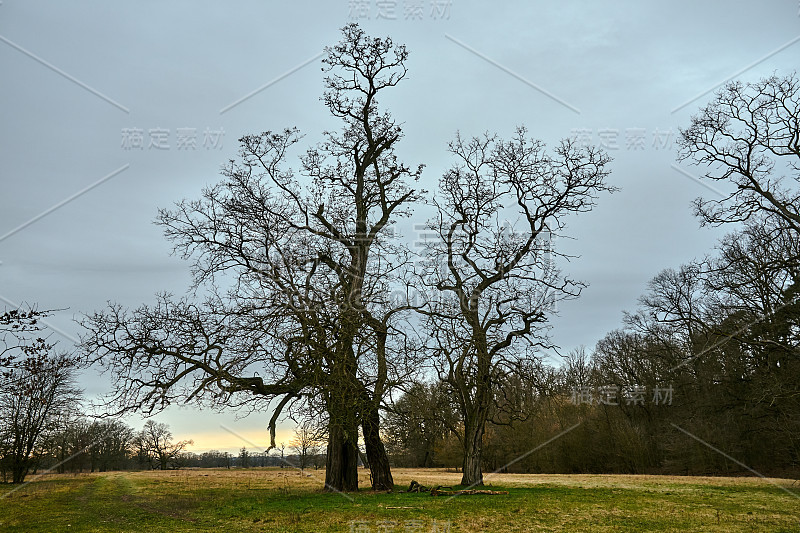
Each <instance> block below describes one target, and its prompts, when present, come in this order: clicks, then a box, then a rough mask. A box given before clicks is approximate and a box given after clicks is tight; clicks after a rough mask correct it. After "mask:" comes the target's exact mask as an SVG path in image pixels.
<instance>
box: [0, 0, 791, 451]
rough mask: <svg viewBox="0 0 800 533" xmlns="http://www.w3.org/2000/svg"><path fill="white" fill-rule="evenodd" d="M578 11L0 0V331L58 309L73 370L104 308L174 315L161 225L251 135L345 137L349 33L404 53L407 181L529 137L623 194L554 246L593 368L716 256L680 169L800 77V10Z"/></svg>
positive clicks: (392, 100)
mask: <svg viewBox="0 0 800 533" xmlns="http://www.w3.org/2000/svg"><path fill="white" fill-rule="evenodd" d="M565 4H566V3H565V2H560V3H559V2H540V1H536V2H532V1H510V2H502V3H492V2H487V1H485V0H483V1H467V0H452V1H445V0H433V1H432V0H425V1H424V2H419V1H412V0H397V1H391V0H384V1H379V0H371V1H357V2H354V1H325V2H323V1H317V2H310V1H296V2H258V3H256V2H253V3H245V2H226V3H223V2H191V3H190V2H156V1H145V2H125V3H120V2H103V1H96V2H56V1H52V2H39V1H30V0H2V2H0V66H1V68H2V75H0V95H1V96H2V98H0V153H1V154H2V156H1V157H0V176H2V193H0V261H2V264H0V298H2V301H0V308H2V307H3V306H5V307H10V306H13V305H17V304H20V303H23V302H25V303H30V304H37V305H38V306H39V307H40V308H50V309H54V308H59V309H60V308H64V309H66V310H65V311H62V312H59V313H57V314H56V315H55V316H54V317H53V318H52V319H51V320H50V321H49V322H50V324H52V325H53V326H54V327H55V328H57V329H58V330H59V331H60V332H62V333H63V336H62V335H60V334H57V337H58V338H60V340H61V343H62V346H63V347H65V348H68V347H69V346H70V345H71V344H72V341H71V340H69V337H72V338H74V337H77V336H78V335H80V331H79V328H78V326H77V325H76V324H75V322H74V319H75V318H76V317H79V316H80V315H81V314H83V313H88V312H92V311H94V310H99V309H101V308H102V307H103V306H104V305H105V302H106V301H108V300H113V301H116V302H119V303H121V304H123V305H126V306H137V305H139V304H142V303H147V302H151V301H152V299H153V295H154V293H156V292H159V291H170V292H173V293H175V294H183V293H184V292H185V290H186V288H187V286H188V283H189V275H188V268H187V264H186V263H184V262H182V261H181V260H180V259H178V258H176V257H171V256H170V255H169V251H170V248H169V245H168V243H167V242H166V241H165V240H164V239H163V237H162V235H161V231H160V229H159V228H158V227H156V226H155V225H153V223H152V221H153V219H154V218H155V215H156V210H157V208H159V207H168V206H170V205H172V203H173V202H175V201H178V200H181V199H182V198H196V197H198V195H199V192H200V190H201V188H202V187H203V186H204V185H207V184H212V183H215V182H217V181H218V180H219V179H220V178H219V172H218V171H219V167H220V165H222V164H223V163H224V162H225V161H227V160H228V159H230V158H233V157H234V156H235V154H236V148H237V139H238V138H239V137H240V136H242V135H243V134H248V133H257V132H261V131H265V130H276V129H282V128H284V127H287V126H297V127H298V128H300V130H301V131H302V132H304V133H306V134H307V135H308V137H307V139H308V140H309V141H313V140H316V139H319V133H320V132H321V131H322V130H324V129H326V128H331V127H335V122H332V120H331V118H330V117H328V116H327V114H326V109H325V108H324V106H323V105H322V103H321V102H320V101H319V96H320V95H321V93H322V90H323V81H322V73H321V72H320V59H319V54H320V53H321V52H322V49H323V47H324V46H326V45H331V44H334V43H335V42H337V41H338V39H339V28H341V27H342V26H343V25H344V24H346V23H347V22H350V21H357V22H359V23H361V24H362V25H363V27H364V28H365V29H366V30H367V31H368V32H369V33H370V34H372V35H375V36H385V35H389V36H391V37H392V38H393V39H394V40H395V41H396V42H399V43H405V44H406V45H407V46H408V48H409V50H410V52H411V55H410V58H409V60H408V68H409V76H408V79H407V80H406V81H404V82H403V83H402V84H401V85H400V86H398V88H396V89H395V90H394V91H393V94H392V95H391V96H389V97H387V98H384V99H383V100H382V104H384V105H385V106H386V107H388V108H389V109H390V110H391V112H392V113H393V114H394V116H395V117H396V118H397V119H398V120H399V121H401V122H403V123H404V129H405V134H406V137H405V138H404V139H403V141H402V142H401V144H400V146H399V152H400V154H401V155H402V156H403V158H404V161H405V162H406V163H407V164H409V165H411V166H415V165H416V164H419V163H424V164H425V165H427V166H426V169H425V172H424V183H425V187H426V188H428V189H429V190H435V185H436V181H437V180H438V178H439V176H440V175H441V174H442V172H443V171H444V170H445V169H446V168H447V167H448V166H449V165H450V163H451V162H452V161H451V159H450V158H449V157H448V154H447V152H446V146H447V142H448V141H449V140H450V139H451V138H452V137H453V135H454V133H455V131H456V130H460V131H461V132H462V133H463V134H464V135H468V136H471V135H475V134H480V133H482V132H484V131H490V132H496V133H498V134H500V135H501V136H506V137H507V136H510V134H511V133H512V132H513V129H514V128H515V126H517V125H523V124H524V125H525V126H527V127H528V129H529V130H530V132H531V134H532V135H534V136H535V137H538V138H540V139H542V140H543V141H545V142H546V143H548V145H550V146H552V145H554V144H555V143H557V142H558V140H559V139H561V138H563V137H569V136H578V138H579V139H581V140H583V141H586V142H590V143H592V144H597V145H605V148H606V149H607V150H608V152H609V153H610V155H611V156H612V157H613V158H614V161H613V163H612V164H611V165H610V168H611V171H612V174H611V176H610V178H609V182H610V183H611V184H613V185H616V186H618V187H620V188H621V191H620V192H618V193H617V194H615V195H613V196H608V195H606V196H603V197H602V198H601V199H600V202H599V205H598V207H597V208H596V210H595V211H594V212H592V213H589V214H586V215H583V216H581V217H580V218H577V219H575V220H573V221H572V222H571V223H570V226H569V228H568V231H567V234H568V235H569V236H570V237H573V238H574V239H570V240H567V239H559V240H558V242H557V243H556V245H557V246H558V247H559V249H560V250H561V251H565V252H568V253H572V254H577V255H580V258H579V259H576V260H574V261H572V263H570V264H568V265H562V268H563V270H564V271H565V272H567V273H569V274H571V275H573V276H574V277H575V278H577V279H581V280H584V281H586V282H587V283H589V284H590V287H589V288H588V289H586V291H585V292H584V294H583V296H582V297H581V299H580V300H578V301H575V302H569V303H564V304H561V305H560V312H561V316H560V317H559V318H557V319H556V320H555V321H554V322H553V325H554V329H553V338H554V340H555V341H556V343H557V344H559V345H560V346H561V347H562V348H563V349H564V350H565V351H567V350H569V349H571V348H574V347H576V346H579V345H587V346H590V347H591V346H593V345H594V344H595V343H596V342H597V340H599V339H600V338H601V337H602V336H604V335H605V334H606V333H607V332H609V331H611V330H612V329H614V328H617V327H620V325H621V318H622V311H623V310H633V309H634V308H635V306H636V299H637V297H638V296H639V295H641V294H642V292H643V291H644V290H645V285H646V283H647V281H648V280H649V279H650V278H652V277H653V276H654V275H655V274H657V273H658V271H659V270H661V269H663V268H666V267H677V266H679V265H680V264H681V263H683V262H686V261H689V260H691V259H693V258H697V257H702V256H703V255H704V254H705V253H708V252H709V251H710V250H711V248H712V247H713V246H714V243H715V241H716V240H717V238H718V237H719V236H720V235H722V232H721V230H710V229H700V228H699V224H698V222H697V220H695V219H694V218H693V217H692V215H691V210H690V201H691V200H692V199H693V198H695V197H697V196H700V195H704V196H713V195H714V194H716V193H715V192H714V191H712V190H709V189H708V188H705V187H704V186H703V185H702V184H700V183H698V182H697V181H696V180H694V179H693V178H691V177H690V176H691V175H695V176H696V175H698V174H700V173H701V171H700V170H699V169H697V168H693V167H692V166H691V165H689V164H688V163H677V161H676V159H675V149H676V145H675V139H676V136H677V134H678V128H680V127H685V126H687V125H688V122H689V119H690V117H691V115H692V114H693V113H695V112H696V111H697V110H698V109H699V107H700V106H701V105H703V104H704V103H705V102H707V101H708V99H709V98H710V96H711V94H712V93H711V92H710V91H712V90H713V89H715V88H717V87H719V86H720V85H721V84H722V83H724V82H725V81H726V80H729V79H732V78H736V79H740V80H742V81H754V80H757V79H758V78H760V77H763V76H766V75H770V74H772V73H778V74H787V73H789V72H791V71H793V70H795V69H796V68H797V63H798V61H797V58H798V57H800V55H798V51H800V42H799V41H800V17H798V14H799V13H798V11H799V10H800V6H799V5H798V2H797V0H785V1H778V0H774V1H765V2H759V3H753V2H746V1H742V0H738V1H727V2H698V1H696V0H694V1H673V2H640V1H630V2H619V1H617V2H610V1H606V2H600V1H591V2H590V1H586V2H570V3H569V4H568V5H565ZM676 167H677V168H676ZM685 173H688V174H689V176H687V175H686V174H685ZM418 218H419V220H416V219H414V220H411V221H408V222H407V223H405V224H404V226H403V227H405V231H406V234H407V233H408V232H409V231H410V228H411V225H412V224H413V223H414V222H423V221H424V217H421V218H420V217H418ZM54 338H56V337H54ZM81 384H82V386H83V387H84V388H85V389H86V395H87V397H89V398H92V397H95V396H97V395H98V394H100V393H102V392H103V391H104V390H105V389H106V388H107V385H106V384H105V383H104V381H103V380H102V379H96V378H95V377H93V376H91V375H89V374H87V375H85V376H83V377H82V379H81ZM156 419H157V420H159V421H164V422H167V423H169V424H170V425H171V427H172V429H173V433H175V435H176V437H178V438H181V439H183V438H194V440H195V442H196V445H195V447H194V450H195V451H203V450H207V449H210V448H217V449H230V450H234V449H238V448H240V447H241V446H242V445H245V446H250V443H252V444H256V445H257V446H265V444H266V442H267V438H266V430H265V429H264V428H265V426H266V423H267V415H266V414H264V415H251V416H249V417H247V418H245V419H242V420H234V419H233V418H232V416H231V415H230V414H225V413H223V414H219V415H216V414H213V415H212V414H208V413H203V414H202V415H201V414H200V413H199V412H197V411H196V410H194V409H191V408H189V409H182V410H181V409H177V408H176V409H171V410H170V411H168V412H166V413H163V414H161V415H159V416H158V417H156ZM128 422H129V423H131V424H132V425H134V426H136V427H139V426H140V425H141V423H142V421H141V419H140V418H138V417H132V418H130V419H128ZM221 424H224V425H225V426H226V427H228V428H230V429H231V430H232V431H233V432H235V433H238V434H240V435H242V437H243V438H244V440H243V439H242V438H239V437H236V436H234V435H232V434H230V433H229V432H226V431H225V430H224V429H222V428H221V426H220V425H221ZM288 431H289V430H288V428H287V429H285V433H284V434H283V435H282V437H283V438H284V439H286V440H288V439H289V438H290V437H289V435H288ZM280 437H281V435H279V438H280Z"/></svg>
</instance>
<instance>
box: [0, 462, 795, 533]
mask: <svg viewBox="0 0 800 533" xmlns="http://www.w3.org/2000/svg"><path fill="white" fill-rule="evenodd" d="M307 474H310V476H311V477H308V475H300V474H299V473H298V472H296V471H290V470H280V469H251V470H192V471H175V472H112V473H103V474H83V475H63V476H44V477H41V478H39V479H37V480H35V481H34V482H32V483H29V484H27V485H24V486H23V487H21V488H19V489H18V490H16V491H15V492H13V493H11V494H8V495H7V496H6V497H4V498H2V499H0V531H47V532H51V531H69V532H75V531H136V532H146V531H148V532H149V531H164V532H166V531H169V532H177V531H218V530H219V531H281V532H283V531H290V532H305V531H358V532H360V533H366V532H367V531H372V532H378V531H396V532H404V531H418V532H432V531H439V532H444V531H449V532H462V531H464V532H472V531H502V532H504V533H505V532H514V531H592V532H603V531H615V532H619V531H631V532H633V531H635V532H641V531H725V532H728V531H769V532H795V533H796V532H798V531H800V487H798V484H795V485H794V486H792V480H781V479H771V480H763V479H758V478H702V477H674V476H602V475H514V474H501V475H494V476H490V477H488V478H487V482H488V484H490V485H491V486H492V487H493V488H502V489H504V490H508V491H509V492H510V493H509V495H507V496H461V497H457V498H454V499H448V498H443V497H437V498H433V497H431V496H429V495H427V494H403V493H398V492H395V493H393V494H383V493H373V492H370V491H361V492H359V493H357V494H349V495H340V494H328V493H322V492H321V491H320V490H319V489H320V486H321V485H322V476H323V473H322V471H309V472H307ZM394 474H395V482H396V483H397V490H398V491H399V490H403V489H404V488H405V487H408V484H409V483H410V481H411V480H412V479H416V480H417V481H419V482H420V483H422V484H424V485H435V484H441V485H453V486H455V485H456V484H457V483H458V481H459V479H460V475H459V474H454V473H448V472H445V471H442V470H406V469H398V470H395V472H394ZM366 475H367V474H366V472H362V485H363V486H367V485H368V479H367V478H366ZM781 487H783V488H785V489H787V490H792V491H793V492H794V493H795V494H797V496H793V495H791V494H788V493H787V492H786V491H785V490H783V489H782V488H781ZM14 488H17V487H13V486H0V491H2V492H1V493H7V492H8V490H11V489H14Z"/></svg>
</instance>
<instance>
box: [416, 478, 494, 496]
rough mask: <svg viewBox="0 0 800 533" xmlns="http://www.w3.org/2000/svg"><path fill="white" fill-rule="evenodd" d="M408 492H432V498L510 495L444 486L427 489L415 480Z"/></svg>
mask: <svg viewBox="0 0 800 533" xmlns="http://www.w3.org/2000/svg"><path fill="white" fill-rule="evenodd" d="M442 489H449V490H442ZM406 492H430V493H431V496H462V495H465V496H469V495H473V494H490V495H499V494H508V491H507V490H474V489H464V490H455V491H454V490H453V487H443V486H442V485H436V486H434V487H426V486H425V485H420V484H419V483H417V482H416V481H415V480H411V485H409V486H408V490H407V491H406Z"/></svg>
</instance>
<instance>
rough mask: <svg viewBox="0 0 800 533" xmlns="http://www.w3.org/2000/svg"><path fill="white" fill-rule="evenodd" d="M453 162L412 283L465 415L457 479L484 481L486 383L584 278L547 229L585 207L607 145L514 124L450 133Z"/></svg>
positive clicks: (527, 351)
mask: <svg viewBox="0 0 800 533" xmlns="http://www.w3.org/2000/svg"><path fill="white" fill-rule="evenodd" d="M450 151H451V152H452V153H453V155H454V156H455V157H456V160H457V163H456V164H455V165H454V166H453V167H452V168H451V169H450V170H449V171H447V172H446V173H445V175H444V177H443V178H442V179H441V182H440V186H439V192H440V197H441V200H436V201H435V203H436V206H437V207H438V214H437V215H436V217H435V218H434V219H433V220H431V221H430V222H429V228H430V229H431V230H432V231H433V232H434V233H435V234H436V235H437V239H436V240H434V241H432V242H430V243H429V244H428V248H427V251H426V252H427V261H426V263H425V264H426V266H427V268H426V269H425V271H424V272H423V273H422V276H421V281H420V285H421V286H422V287H421V288H422V289H423V293H424V294H425V295H426V297H427V301H426V306H425V307H423V308H422V310H421V312H422V313H423V315H424V316H425V318H426V326H427V331H428V335H429V338H430V344H429V348H430V350H431V351H432V352H433V353H435V355H436V357H435V360H436V361H437V370H438V373H439V375H440V378H441V379H443V380H444V381H445V382H446V383H447V384H448V385H449V387H450V388H451V390H452V393H453V395H454V397H455V399H456V401H457V403H458V405H459V408H460V411H461V415H462V418H463V425H464V427H463V431H462V432H461V433H462V434H461V435H460V437H461V441H462V445H463V448H464V462H463V477H462V480H461V483H462V484H463V485H480V484H482V483H483V474H482V471H481V450H482V440H483V435H484V431H485V427H486V422H487V420H488V418H489V415H490V409H491V407H492V404H493V400H494V394H495V393H496V392H497V388H498V386H499V385H500V384H501V383H502V381H503V380H504V378H505V376H506V375H507V374H508V373H509V372H510V371H512V370H516V371H519V370H520V369H522V368H523V367H524V363H525V361H526V360H528V359H529V358H530V357H531V354H532V352H533V351H535V350H536V349H538V348H542V347H547V346H550V342H549V341H548V338H547V335H546V328H545V327H544V326H545V324H546V322H547V319H548V315H549V314H550V313H551V312H552V311H554V305H555V302H557V301H559V300H563V299H566V298H576V297H577V296H579V294H580V292H581V288H582V287H583V286H584V284H583V283H581V282H577V281H573V280H571V279H569V278H567V277H564V276H562V275H561V274H560V272H559V271H558V269H556V268H555V266H554V258H555V257H557V256H559V254H558V252H557V251H556V250H555V249H554V248H553V246H552V235H554V234H557V233H558V232H560V231H561V230H562V229H563V228H564V226H565V224H566V219H567V217H568V216H570V215H574V214H577V213H582V212H586V211H589V210H591V209H592V207H593V206H594V204H595V199H596V197H597V195H598V194H599V193H601V192H603V191H611V190H613V187H610V186H608V185H607V184H606V183H605V181H604V180H605V177H606V175H607V174H608V171H607V170H606V168H605V167H606V165H607V163H608V162H609V157H608V156H607V155H606V154H604V153H603V152H601V151H598V150H595V149H593V148H585V149H581V148H579V147H577V146H575V145H574V144H573V143H571V142H570V141H562V142H561V144H560V145H559V146H558V147H557V148H556V149H555V151H554V153H553V154H552V155H551V154H549V153H548V152H547V151H546V150H545V147H544V145H543V143H541V142H539V141H536V140H532V139H530V138H529V137H528V135H527V132H526V130H525V129H524V128H519V129H517V131H516V133H515V135H514V136H513V138H512V139H511V140H509V141H503V140H500V139H497V138H496V137H494V136H489V135H484V136H483V137H476V138H472V139H470V140H464V139H462V138H461V137H460V136H458V137H457V138H456V139H455V141H453V142H452V143H451V144H450Z"/></svg>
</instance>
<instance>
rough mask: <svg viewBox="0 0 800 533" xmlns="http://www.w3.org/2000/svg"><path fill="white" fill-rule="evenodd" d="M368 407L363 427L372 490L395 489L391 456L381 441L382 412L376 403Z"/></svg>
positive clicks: (363, 418) (362, 419) (362, 418)
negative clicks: (390, 464) (390, 463)
mask: <svg viewBox="0 0 800 533" xmlns="http://www.w3.org/2000/svg"><path fill="white" fill-rule="evenodd" d="M367 409H368V411H367V412H366V413H364V414H363V415H362V417H361V428H362V429H363V430H364V445H365V447H366V449H367V462H368V463H369V472H370V477H371V478H372V490H381V491H386V490H389V491H391V490H394V479H392V470H391V468H390V466H389V456H388V455H387V454H386V448H385V447H384V446H383V441H381V436H380V414H379V413H378V408H377V407H376V406H374V405H369V406H368V407H367Z"/></svg>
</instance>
